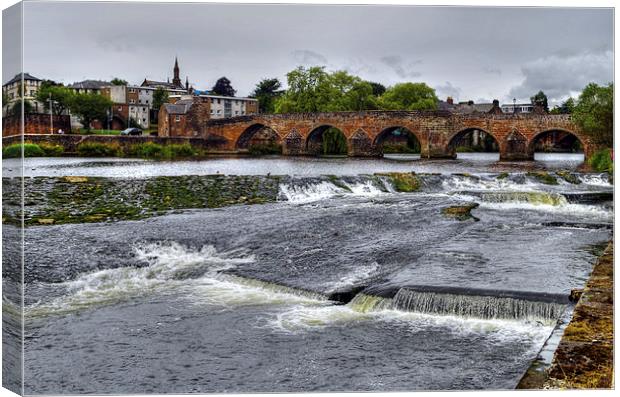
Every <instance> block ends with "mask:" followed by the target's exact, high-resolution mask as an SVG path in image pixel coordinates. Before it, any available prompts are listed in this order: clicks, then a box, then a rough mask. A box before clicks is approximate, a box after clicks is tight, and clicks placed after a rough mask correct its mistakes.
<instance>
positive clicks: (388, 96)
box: [380, 83, 438, 110]
mask: <svg viewBox="0 0 620 397" xmlns="http://www.w3.org/2000/svg"><path fill="white" fill-rule="evenodd" d="M437 101H438V99H437V96H436V95H435V90H434V89H432V88H431V87H429V86H427V85H426V84H425V83H400V84H396V85H394V86H393V87H390V88H388V89H387V90H386V91H385V93H384V94H383V95H382V96H381V98H380V106H381V107H382V108H383V109H388V110H433V109H436V108H437Z"/></svg>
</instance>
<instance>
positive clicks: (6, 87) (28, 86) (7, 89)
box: [2, 73, 43, 117]
mask: <svg viewBox="0 0 620 397" xmlns="http://www.w3.org/2000/svg"><path fill="white" fill-rule="evenodd" d="M22 76H23V77H22ZM22 81H23V93H24V100H26V101H29V102H30V103H31V104H32V105H33V108H34V109H33V111H34V113H39V112H42V111H43V106H42V104H41V103H39V102H37V100H36V99H35V97H36V95H37V92H38V91H39V88H40V87H41V83H42V82H43V80H41V79H39V78H36V77H34V76H32V75H31V74H29V73H23V74H22V73H18V74H16V75H15V77H13V78H12V79H11V80H9V81H7V82H6V83H4V84H3V85H2V93H3V94H5V95H6V96H7V98H8V100H9V101H8V103H5V104H3V108H2V115H3V117H4V115H5V111H6V110H7V109H8V108H9V107H10V106H11V105H12V104H14V103H15V102H16V101H18V100H19V99H20V98H21V93H20V87H21V86H22Z"/></svg>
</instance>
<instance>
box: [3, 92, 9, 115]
mask: <svg viewBox="0 0 620 397" xmlns="http://www.w3.org/2000/svg"><path fill="white" fill-rule="evenodd" d="M10 100H11V99H10V98H9V94H7V93H6V91H2V109H3V112H4V109H5V108H6V109H7V110H8V107H9V101H10Z"/></svg>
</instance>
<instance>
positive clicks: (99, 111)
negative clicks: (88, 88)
mask: <svg viewBox="0 0 620 397" xmlns="http://www.w3.org/2000/svg"><path fill="white" fill-rule="evenodd" d="M112 104H113V103H112V101H111V100H110V99H109V98H107V97H104V96H103V95H99V94H94V93H84V94H75V95H74V96H73V98H72V100H71V103H70V105H69V109H71V113H73V114H74V115H76V116H77V117H78V118H79V119H80V123H82V125H83V126H84V128H85V129H86V130H87V131H89V130H90V123H91V122H92V121H93V120H105V118H106V117H107V113H106V112H107V110H108V109H109V108H110V107H111V106H112Z"/></svg>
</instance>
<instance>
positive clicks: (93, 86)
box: [67, 80, 112, 94]
mask: <svg viewBox="0 0 620 397" xmlns="http://www.w3.org/2000/svg"><path fill="white" fill-rule="evenodd" d="M111 85H112V83H110V82H109V81H103V80H84V81H78V82H75V83H73V84H69V85H68V86H67V87H68V88H71V89H72V90H74V91H75V92H76V93H77V94H101V92H102V90H103V89H104V88H106V87H110V86H111Z"/></svg>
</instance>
